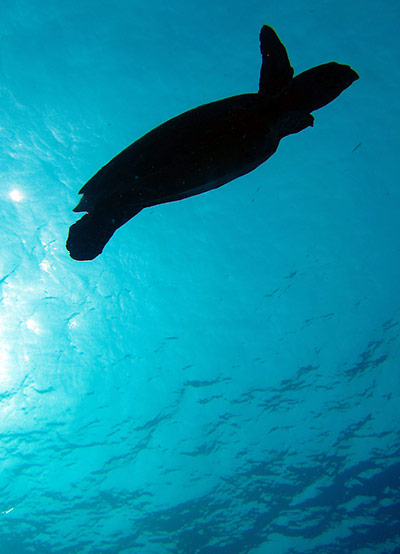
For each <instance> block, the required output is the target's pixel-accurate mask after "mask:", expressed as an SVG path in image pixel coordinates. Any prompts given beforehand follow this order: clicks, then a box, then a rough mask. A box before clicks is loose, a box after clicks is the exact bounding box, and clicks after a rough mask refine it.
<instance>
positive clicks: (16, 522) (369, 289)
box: [0, 0, 400, 554]
mask: <svg viewBox="0 0 400 554" xmlns="http://www.w3.org/2000/svg"><path fill="white" fill-rule="evenodd" d="M276 4H277V5H269V4H268V3H265V2H261V1H259V0H253V1H250V2H238V1H237V2H234V3H232V2H227V1H225V0H222V1H221V2H219V3H215V2H210V1H208V0H202V2H200V1H189V2H187V3H185V4H184V3H183V2H177V1H174V2H169V3H168V4H165V3H157V2H147V3H141V2H140V3H139V2H136V1H135V0H133V1H130V2H128V1H126V0H125V1H120V2H118V3H117V2H110V1H105V2H100V3H99V2H94V1H90V0H81V1H80V2H79V3H78V2H76V3H70V2H66V3H57V2H50V1H44V0H35V1H33V2H32V0H29V1H28V0H13V1H12V2H11V1H8V0H3V1H2V3H1V5H0V21H1V25H0V99H1V102H0V130H1V132H0V145H1V147H0V178H1V189H0V190H1V199H0V209H1V219H0V226H1V247H0V248H1V250H0V252H1V256H0V292H1V297H0V298H1V303H0V309H1V311H0V429H1V431H0V433H1V435H0V552H1V553H2V554H10V553H12V554H24V553H34V554H47V553H52V554H53V553H63V554H64V553H83V554H86V553H112V554H113V553H123V554H138V553H140V554H141V553H143V554H165V553H178V554H179V553H182V554H192V553H199V554H220V553H223V554H242V553H251V554H286V553H290V554H300V553H307V554H317V553H318V554H330V553H341V554H345V553H357V554H369V553H371V554H372V553H375V554H376V553H378V554H384V553H385V554H386V553H395V552H399V546H398V544H400V516H399V514H400V481H399V480H400V440H399V424H400V410H399V409H398V406H399V393H400V371H399V359H400V338H399V329H400V327H399V321H400V299H399V289H398V284H399V282H400V256H399V253H400V217H399V206H400V192H399V182H398V173H399V171H398V153H399V142H400V140H399V137H398V127H399V120H400V111H399V107H398V106H399V102H398V91H399V88H400V73H399V71H398V69H397V68H398V52H399V51H400V37H399V34H398V21H399V15H400V6H399V4H398V3H397V2H393V1H388V0H386V1H385V0H384V1H381V2H379V3H375V2H367V3H365V2H363V3H361V2H360V3H359V2H343V1H339V2H338V1H333V0H325V1H323V2H319V3H315V2H312V3H311V2H310V3H309V2H305V1H303V0H300V1H298V2H292V1H282V2H280V3H279V5H278V3H276ZM264 23H266V24H269V25H272V26H273V27H274V28H275V29H276V30H277V32H278V34H279V35H280V38H281V40H282V41H283V42H284V44H285V45H286V47H287V49H288V52H289V56H290V58H291V62H292V65H293V66H294V68H295V72H296V73H299V72H301V71H303V70H305V69H308V68H309V67H312V66H315V65H317V64H320V63H325V62H328V61H331V60H336V61H338V62H342V63H348V64H350V65H351V66H352V67H354V69H356V70H357V71H358V72H359V74H360V80H359V81H357V82H356V83H354V84H353V85H352V86H351V87H350V89H348V90H347V91H345V92H344V93H343V95H342V96H341V97H340V98H339V99H337V100H336V101H334V102H333V103H332V104H330V105H328V106H326V107H325V108H323V109H321V110H320V111H318V112H316V113H315V114H314V115H315V118H316V120H315V126H314V128H312V129H311V128H309V129H307V130H305V131H303V132H302V133H300V134H298V135H293V136H291V137H288V138H286V139H284V140H283V141H282V143H281V145H280V147H279V149H278V152H277V153H276V154H275V155H274V156H273V157H272V158H271V159H270V160H269V161H268V162H267V163H266V164H265V165H263V166H261V167H260V168H259V169H257V170H256V171H255V172H253V173H251V174H250V175H247V176H245V177H242V178H240V179H238V180H237V181H234V182H232V183H230V184H228V185H226V186H225V187H222V188H220V189H218V190H215V191H212V192H209V193H207V194H204V195H200V196H197V197H193V198H190V199H187V200H184V201H181V202H176V203H171V204H165V205H162V206H158V207H154V208H150V209H146V210H144V211H143V212H141V213H140V214H139V215H138V216H137V217H135V218H134V219H133V220H132V221H130V222H129V223H128V224H126V225H125V226H124V227H122V228H121V229H120V230H119V231H118V232H117V233H116V234H115V236H114V237H113V238H112V240H111V241H110V243H109V244H108V245H107V246H106V248H105V250H104V253H103V254H102V255H101V256H100V257H99V258H97V259H96V260H94V261H93V262H76V261H74V260H72V259H70V257H69V256H68V253H67V251H66V250H65V246H64V245H65V240H66V236H67V233H68V228H69V226H70V225H71V224H72V223H73V222H74V221H76V219H77V217H76V214H73V212H72V208H73V207H74V206H75V205H76V203H77V201H78V194H77V192H78V190H79V188H80V187H81V186H82V185H83V184H84V183H85V182H86V181H87V180H88V179H89V178H90V177H91V176H92V175H93V174H94V173H95V172H96V171H97V170H98V169H99V168H100V167H101V166H102V165H104V164H105V163H106V162H108V161H109V160H110V159H111V158H112V157H113V156H114V155H116V154H117V153H118V152H120V151H121V150H122V149H123V148H125V147H126V146H127V145H129V144H130V143H131V142H133V141H134V140H135V139H137V138H138V137H140V136H141V135H142V134H143V133H145V132H147V131H148V130H149V129H151V128H153V127H154V126H156V125H158V124H160V123H162V122H163V121H165V120H167V119H168V118H170V117H172V116H174V115H177V114H179V113H181V112H183V111H185V110H187V109H189V108H192V107H194V106H197V105H199V104H202V103H206V102H209V101H213V100H216V99H219V98H224V97H226V96H231V95H234V94H240V93H244V92H255V91H257V88H258V78H259V69H260V65H261V57H260V53H259V44H258V33H259V30H260V28H261V26H262V24H264Z"/></svg>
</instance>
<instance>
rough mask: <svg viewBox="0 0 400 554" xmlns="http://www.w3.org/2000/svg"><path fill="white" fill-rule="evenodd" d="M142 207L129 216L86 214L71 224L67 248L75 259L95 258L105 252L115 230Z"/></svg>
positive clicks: (104, 213)
mask: <svg viewBox="0 0 400 554" xmlns="http://www.w3.org/2000/svg"><path fill="white" fill-rule="evenodd" d="M140 211H141V208H138V209H137V210H135V211H131V212H130V215H129V217H124V218H122V219H121V218H120V219H119V220H115V219H113V218H112V217H111V216H110V215H107V213H106V212H102V213H93V214H86V215H84V216H83V217H82V218H81V219H80V220H79V221H77V222H76V223H74V224H73V225H71V227H70V229H69V233H68V239H67V244H66V246H67V250H68V251H69V253H70V255H71V258H73V259H74V260H79V261H84V260H93V259H94V258H96V257H97V256H98V255H99V254H101V253H102V252H103V248H104V247H105V245H106V244H107V242H108V241H109V240H110V238H111V237H112V236H113V234H114V233H115V231H116V230H117V229H118V228H119V227H121V225H123V224H124V223H126V221H127V220H128V219H130V218H131V217H133V216H134V215H136V214H138V213H139V212H140Z"/></svg>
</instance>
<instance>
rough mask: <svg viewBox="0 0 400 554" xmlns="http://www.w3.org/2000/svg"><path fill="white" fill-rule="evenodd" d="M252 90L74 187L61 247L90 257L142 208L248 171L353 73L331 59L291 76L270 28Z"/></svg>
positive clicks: (157, 136) (173, 123) (142, 143)
mask: <svg viewBox="0 0 400 554" xmlns="http://www.w3.org/2000/svg"><path fill="white" fill-rule="evenodd" d="M260 42H261V54H262V67H261V75H260V87H259V91H258V93H253V94H241V95H239V96H233V97H231V98H226V99H224V100H219V101H217V102H212V103H211V104H206V105H204V106H199V107H198V108H195V109H193V110H190V111H188V112H185V113H183V114H181V115H179V116H178V117H175V118H173V119H170V120H169V121H167V122H166V123H164V124H163V125H160V126H159V127H157V128H156V129H153V130H152V131H150V132H149V133H147V134H146V135H144V136H143V137H142V138H140V139H139V140H137V141H136V142H134V143H133V144H131V146H129V147H128V148H126V149H125V150H124V151H123V152H121V153H120V154H119V155H118V156H116V157H115V158H114V159H113V160H111V161H110V162H109V163H108V164H107V165H106V166H104V167H103V168H102V169H100V171H99V172H98V173H96V175H95V176H94V177H92V178H91V179H90V180H89V181H88V182H87V183H86V185H84V186H83V187H82V189H81V190H80V191H79V193H80V194H82V195H83V196H82V198H81V200H80V202H79V204H78V205H77V206H76V208H75V209H74V212H87V215H84V216H83V217H82V219H80V220H79V221H78V222H77V223H75V224H74V225H72V226H71V228H70V230H69V235H68V240H67V249H68V250H69V252H70V254H71V257H72V258H74V259H76V260H92V259H93V258H95V257H96V256H98V255H99V254H100V253H101V252H102V251H103V248H104V246H105V245H106V243H107V242H108V240H109V239H110V238H111V236H112V235H113V233H114V231H115V230H116V229H118V227H121V225H123V224H124V223H126V222H127V221H128V220H129V219H131V218H132V217H133V216H135V215H136V214H138V213H139V212H140V211H141V210H142V209H143V208H147V207H148V206H154V205H156V204H162V203H163V202H172V201H174V200H182V199H183V198H187V197H188V196H193V195H195V194H200V193H202V192H205V191H208V190H211V189H214V188H217V187H220V186H221V185H224V184H225V183H228V182H229V181H232V180H233V179H236V178H237V177H240V176H241V175H244V174H246V173H249V172H250V171H252V170H253V169H255V168H256V167H257V166H259V165H260V164H262V163H263V162H265V161H266V160H267V159H268V158H269V157H270V156H272V154H273V153H274V152H275V151H276V149H277V148H278V145H279V141H280V140H281V138H283V137H285V136H287V135H290V134H292V133H298V132H299V131H301V130H303V129H305V128H306V127H308V126H310V125H311V126H312V125H313V121H314V118H313V117H312V115H311V113H310V112H312V111H314V110H318V109H319V108H322V106H325V105H326V104H329V102H331V101H332V100H334V99H335V98H336V97H337V96H339V94H340V93H341V92H343V91H344V90H345V89H346V88H347V87H349V86H350V85H351V84H352V83H353V81H355V80H356V79H358V75H357V73H356V72H355V71H353V70H352V69H351V68H350V67H349V66H348V65H340V64H338V63H336V62H331V63H327V64H323V65H319V66H318V67H314V68H312V69H309V70H308V71H305V72H304V73H301V74H300V75H298V76H297V77H294V78H293V68H292V67H291V65H290V62H289V59H288V56H287V53H286V50H285V47H284V46H283V44H282V43H281V42H280V40H279V38H278V36H277V35H276V33H275V31H274V30H273V29H272V28H271V27H267V26H266V25H264V27H263V28H262V29H261V33H260Z"/></svg>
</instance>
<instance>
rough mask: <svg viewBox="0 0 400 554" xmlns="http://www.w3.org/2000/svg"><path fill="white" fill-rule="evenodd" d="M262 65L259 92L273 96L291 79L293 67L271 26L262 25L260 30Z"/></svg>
mask: <svg viewBox="0 0 400 554" xmlns="http://www.w3.org/2000/svg"><path fill="white" fill-rule="evenodd" d="M260 47H261V55H262V66H261V73H260V88H259V90H258V92H259V93H260V94H268V95H269V96H275V95H276V94H279V93H280V92H281V91H282V90H283V89H284V88H285V87H286V86H287V85H288V84H289V83H290V81H291V79H292V77H293V67H292V66H291V65H290V61H289V57H288V55H287V52H286V48H285V47H284V46H283V44H282V43H281V41H280V40H279V38H278V35H277V34H276V33H275V31H274V30H273V28H272V27H268V25H264V26H263V28H262V29H261V32H260Z"/></svg>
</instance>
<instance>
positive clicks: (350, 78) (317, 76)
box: [283, 62, 359, 112]
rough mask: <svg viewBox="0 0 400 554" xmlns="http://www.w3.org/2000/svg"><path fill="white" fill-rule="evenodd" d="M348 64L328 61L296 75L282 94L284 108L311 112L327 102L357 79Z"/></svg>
mask: <svg viewBox="0 0 400 554" xmlns="http://www.w3.org/2000/svg"><path fill="white" fill-rule="evenodd" d="M358 78H359V77H358V75H357V73H356V72H355V71H354V70H353V69H352V68H351V67H350V66H349V65H342V64H339V63H336V62H330V63H326V64H323V65H318V66H317V67H313V68H312V69H309V70H307V71H304V72H303V73H300V75H297V77H295V78H294V79H293V80H292V81H291V82H290V84H289V86H288V87H287V88H286V90H285V92H284V94H283V100H284V105H285V108H287V109H292V110H293V109H294V110H305V111H306V112H313V111H314V110H318V109H319V108H322V107H323V106H326V104H329V103H330V102H332V100H334V99H335V98H337V97H338V96H339V94H341V93H342V92H343V91H344V90H345V89H346V88H348V87H349V86H350V85H351V84H352V83H353V82H354V81H356V80H357V79H358Z"/></svg>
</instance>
